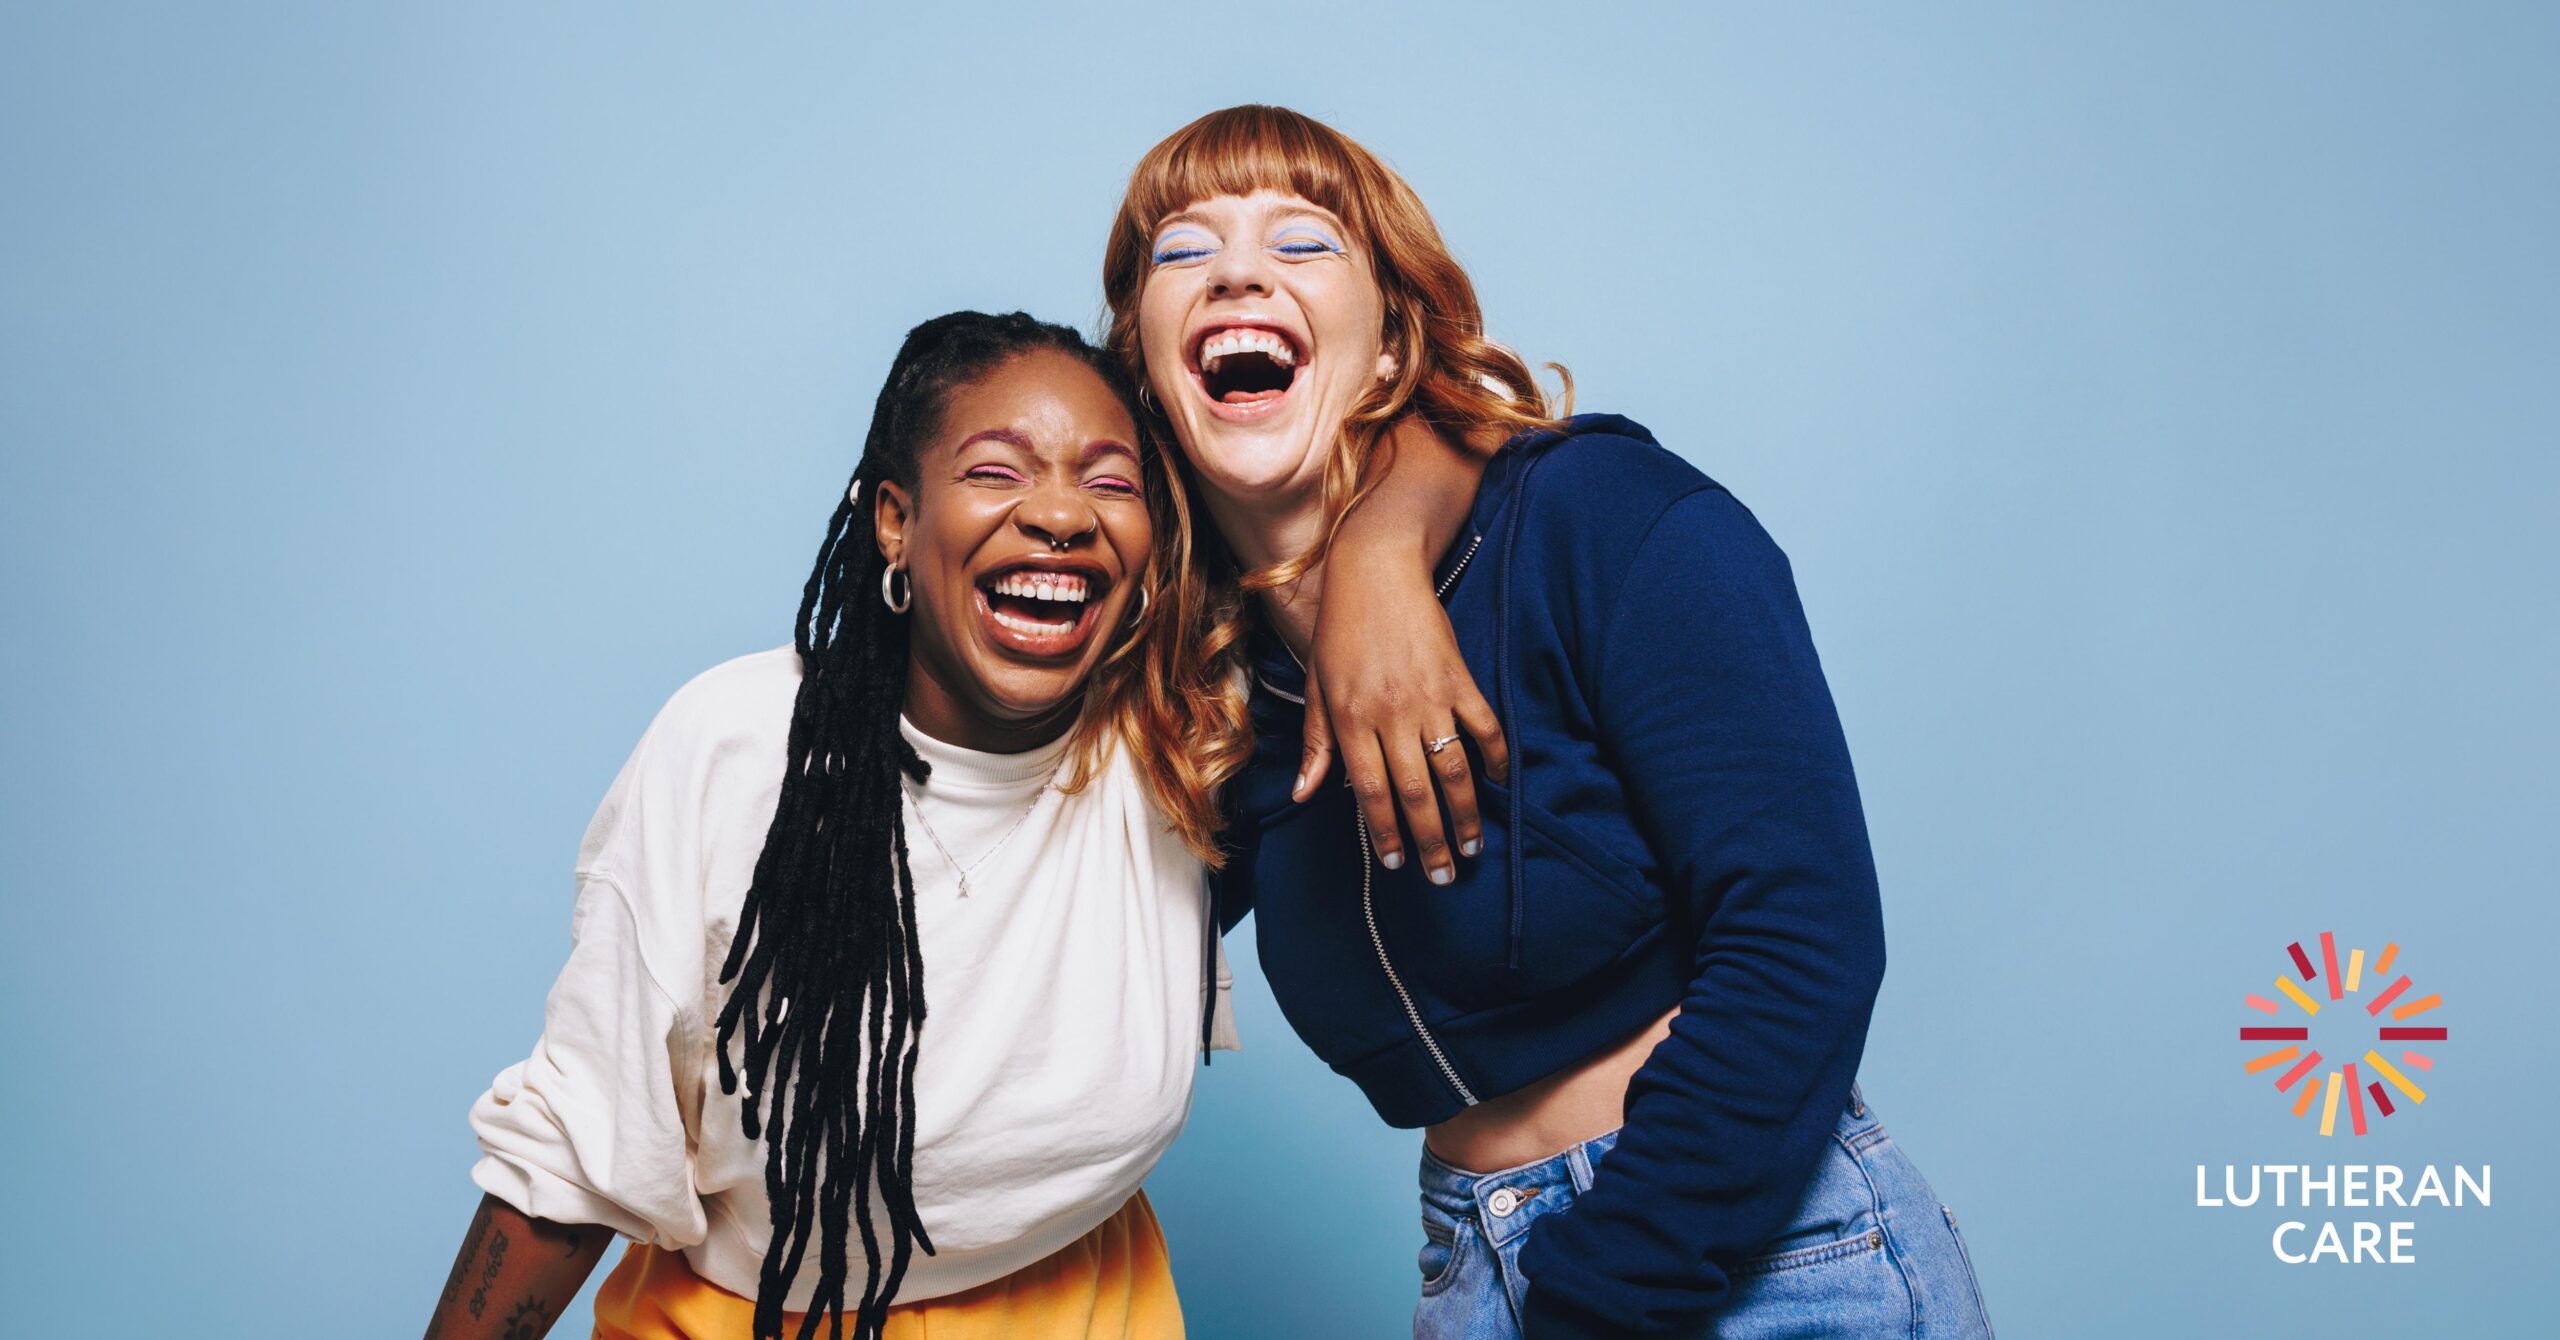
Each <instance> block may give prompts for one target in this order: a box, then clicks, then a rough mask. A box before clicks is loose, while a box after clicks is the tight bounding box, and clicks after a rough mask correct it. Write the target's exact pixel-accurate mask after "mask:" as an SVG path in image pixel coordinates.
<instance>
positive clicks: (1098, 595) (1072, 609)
mask: <svg viewBox="0 0 2560 1340" xmlns="http://www.w3.org/2000/svg"><path fill="white" fill-rule="evenodd" d="M1110 590H1111V578H1110V576H1109V574H1107V573H1105V572H1103V571H1102V569H1101V568H1099V567H1095V566H1089V565H1087V564H1083V563H1074V562H1067V561H1062V560H1057V559H1047V558H1041V559H1026V560H1024V561H1022V562H1018V563H1008V564H1005V565H1004V566H1002V567H999V568H996V569H994V570H992V571H990V572H986V573H983V574H981V575H980V576H979V578H978V580H977V592H978V599H977V606H978V614H979V617H980V619H981V620H983V621H984V624H985V626H986V631H987V635H988V637H989V639H990V640H992V641H994V642H995V643H996V644H997V645H998V646H1001V647H1005V648H1008V649H1010V650H1013V651H1017V652H1020V653H1023V654H1024V655H1028V656H1039V657H1049V656H1072V655H1074V654H1075V653H1076V652H1078V651H1080V650H1082V649H1083V647H1084V644H1085V640H1086V639H1087V638H1088V637H1090V636H1091V635H1092V632H1093V625H1094V619H1095V617H1096V614H1097V611H1099V610H1100V609H1101V607H1102V598H1103V596H1104V595H1106V594H1108V593H1109V592H1110Z"/></svg>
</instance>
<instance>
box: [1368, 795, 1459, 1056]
mask: <svg viewBox="0 0 2560 1340" xmlns="http://www.w3.org/2000/svg"><path fill="white" fill-rule="evenodd" d="M1352 813H1353V815H1354V817H1356V818H1357V819H1358V820H1359V821H1360V915H1361V916H1362V917H1364V918H1366V919H1367V920H1368V922H1369V944H1370V945H1371V947H1373V948H1375V949H1376V950H1377V951H1378V966H1379V967H1381V968H1384V969H1385V970H1386V973H1387V985H1389V986H1391V987H1394V988H1395V991H1396V999H1397V1000H1398V1001H1401V1002H1402V1003H1403V1004H1404V1017H1405V1021H1406V1022H1407V1023H1410V1024H1412V1025H1413V1035H1414V1037H1416V1038H1418V1039H1420V1040H1421V1042H1422V1049H1423V1050H1424V1051H1427V1052H1429V1053H1431V1062H1432V1064H1434V1065H1436V1066H1438V1067H1440V1077H1441V1078H1442V1079H1445V1080H1447V1081H1449V1087H1450V1088H1452V1089H1455V1090H1457V1093H1458V1098H1459V1100H1460V1101H1462V1102H1464V1103H1465V1104H1466V1105H1467V1106H1469V1107H1474V1106H1475V1105H1476V1095H1475V1091H1474V1090H1472V1089H1469V1088H1468V1087H1467V1082H1466V1081H1465V1080H1462V1079H1460V1078H1458V1068H1457V1067H1456V1066H1453V1065H1451V1064H1449V1054H1448V1053H1447V1052H1444V1051H1442V1050H1440V1040H1439V1039H1438V1038H1435V1037H1433V1036H1431V1029H1430V1026H1429V1025H1427V1024H1425V1023H1423V1022H1422V1011H1420V1010H1418V1009H1415V1008H1414V1004H1413V993H1412V992H1410V991H1407V990H1405V989H1404V978H1403V977H1402V976H1399V975H1398V974H1397V972H1396V965H1395V964H1394V963H1393V962H1392V961H1390V960H1389V959H1388V958H1387V938H1386V937H1385V936H1383V935H1380V934H1379V933H1378V904H1377V900H1376V898H1375V897H1374V896H1373V893H1372V890H1371V887H1370V884H1371V881H1370V873H1371V872H1370V867H1371V866H1373V865H1375V864H1376V863H1377V857H1376V855H1375V854H1374V853H1373V852H1371V851H1370V849H1369V816H1368V815H1366V814H1362V813H1360V812H1359V811H1358V810H1357V809H1356V808H1355V809H1354V810H1353V811H1352Z"/></svg>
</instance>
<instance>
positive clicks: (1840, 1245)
mask: <svg viewBox="0 0 2560 1340" xmlns="http://www.w3.org/2000/svg"><path fill="white" fill-rule="evenodd" d="M1883 1250H1884V1234H1883V1233H1882V1232H1880V1231H1878V1230H1876V1229H1872V1228H1871V1229H1868V1230H1867V1231H1866V1232H1864V1233H1861V1234H1859V1235H1857V1236H1856V1237H1854V1238H1841V1239H1839V1240H1837V1241H1833V1242H1821V1243H1816V1244H1814V1245H1813V1246H1810V1247H1798V1248H1795V1249H1793V1250H1792V1251H1783V1252H1771V1253H1769V1254H1768V1255H1766V1256H1755V1257H1753V1258H1751V1259H1750V1260H1748V1261H1745V1262H1743V1263H1742V1266H1741V1268H1740V1269H1738V1270H1736V1271H1734V1272H1733V1273H1734V1275H1735V1276H1736V1277H1737V1278H1739V1277H1742V1276H1746V1275H1774V1274H1776V1273H1778V1272H1779V1271H1782V1270H1802V1269H1804V1268H1805V1267H1806V1266H1818V1265H1821V1264H1823V1263H1824V1262H1826V1261H1839V1260H1843V1259H1846V1258H1848V1257H1852V1256H1859V1255H1863V1254H1865V1253H1868V1252H1880V1251H1883Z"/></svg>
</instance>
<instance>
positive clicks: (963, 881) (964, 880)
mask: <svg viewBox="0 0 2560 1340" xmlns="http://www.w3.org/2000/svg"><path fill="white" fill-rule="evenodd" d="M1054 785H1055V783H1052V782H1043V783H1041V784H1040V789H1039V790H1037V791H1034V792H1032V793H1031V803H1030V805H1028V806H1026V807H1025V808H1024V809H1023V811H1022V817H1021V818H1019V819H1016V820H1014V821H1013V827H1011V828H1008V829H1006V830H1004V836H1003V837H1000V838H997V839H996V840H995V845H994V846H992V847H989V848H987V849H986V850H985V851H983V852H980V853H978V859H976V860H974V861H971V862H970V863H968V864H967V865H962V864H960V858H959V857H957V856H954V855H952V854H951V848H949V847H947V846H945V845H943V842H942V835H941V834H940V833H937V832H935V831H933V820H931V819H928V818H926V817H924V802H923V801H922V800H920V799H918V798H917V797H916V795H915V793H914V792H912V791H909V790H908V789H907V781H906V779H905V778H903V777H901V778H899V779H898V794H900V795H902V796H905V797H906V800H907V804H908V806H909V807H910V808H912V809H913V810H914V811H915V812H916V822H918V823H920V824H923V825H924V835H925V837H926V838H927V839H929V840H931V841H932V843H933V849H934V850H935V851H938V852H941V853H942V859H943V862H944V863H945V864H947V865H949V866H950V867H951V869H952V871H953V873H955V874H956V875H957V876H958V877H959V881H960V896H961V897H963V898H966V897H968V896H969V872H970V871H972V870H975V869H977V868H978V867H979V866H982V865H985V864H986V863H987V858H988V857H990V856H993V855H995V854H996V852H997V850H998V849H1000V848H1002V847H1003V846H1004V844H1005V843H1007V842H1010V841H1012V840H1013V835H1014V834H1015V833H1018V832H1020V831H1022V825H1023V824H1025V823H1027V822H1029V821H1030V818H1031V812H1032V811H1033V810H1036V809H1038V808H1040V798H1041V797H1042V796H1045V795H1047V794H1049V791H1050V788H1051V787H1052V786H1054Z"/></svg>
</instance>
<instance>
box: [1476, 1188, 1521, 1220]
mask: <svg viewBox="0 0 2560 1340" xmlns="http://www.w3.org/2000/svg"><path fill="white" fill-rule="evenodd" d="M1484 1207H1485V1208H1486V1209H1488V1210H1491V1211H1493V1217H1494V1218H1496V1219H1508V1218H1510V1217H1511V1212H1512V1211H1513V1210H1516V1209H1519V1208H1520V1193H1519V1192H1517V1191H1514V1190H1512V1189H1511V1188H1509V1187H1507V1186H1506V1187H1502V1188H1500V1189H1498V1190H1496V1191H1495V1192H1494V1193H1493V1194H1492V1195H1490V1196H1487V1197H1486V1198H1485V1202H1484Z"/></svg>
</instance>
